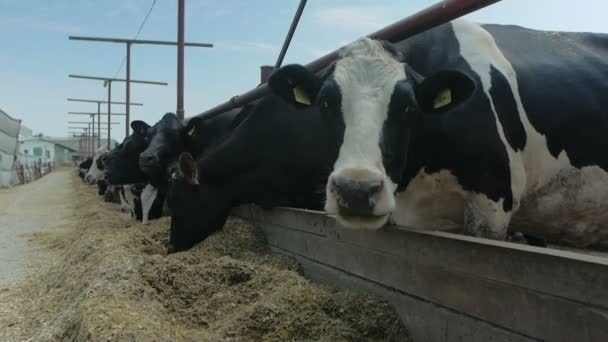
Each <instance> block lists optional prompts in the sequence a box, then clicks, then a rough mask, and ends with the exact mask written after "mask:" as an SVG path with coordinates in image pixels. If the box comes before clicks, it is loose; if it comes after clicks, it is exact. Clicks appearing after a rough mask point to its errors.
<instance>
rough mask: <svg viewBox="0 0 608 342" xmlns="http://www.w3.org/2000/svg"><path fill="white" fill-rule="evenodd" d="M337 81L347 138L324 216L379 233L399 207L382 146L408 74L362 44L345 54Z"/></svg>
mask: <svg viewBox="0 0 608 342" xmlns="http://www.w3.org/2000/svg"><path fill="white" fill-rule="evenodd" d="M333 76H334V79H335V81H336V83H337V84H338V86H339V89H340V94H341V100H342V101H341V112H342V116H343V121H344V137H343V143H342V146H341V147H340V151H339V155H338V158H337V160H336V162H335V164H334V168H333V172H332V173H331V175H330V177H329V179H328V183H327V187H326V199H327V200H326V204H325V210H326V211H327V212H329V213H331V214H337V215H338V216H337V217H338V220H339V221H340V222H341V223H342V224H343V225H345V226H347V227H353V228H368V229H377V228H380V227H381V226H382V225H384V224H385V223H386V221H387V219H388V216H389V214H390V213H391V211H392V210H393V209H394V207H395V196H394V191H395V190H396V185H395V183H396V180H391V179H390V178H389V177H388V176H387V173H386V171H385V168H384V165H383V161H382V151H381V149H380V146H379V144H380V139H381V137H382V129H383V124H384V122H385V120H386V119H387V117H388V108H389V103H390V100H391V95H392V93H393V90H394V88H395V84H396V83H397V82H398V81H400V80H404V79H405V78H406V74H405V68H404V65H403V64H402V63H400V62H399V61H398V60H396V59H395V57H394V56H393V55H391V53H390V52H388V51H386V50H385V49H384V48H383V46H382V45H381V44H380V43H379V42H377V41H373V40H371V39H369V38H361V39H359V40H357V41H355V42H354V43H352V44H350V45H348V46H346V47H345V48H343V49H342V51H341V52H340V59H339V60H338V61H337V62H336V64H335V70H334V75H333Z"/></svg>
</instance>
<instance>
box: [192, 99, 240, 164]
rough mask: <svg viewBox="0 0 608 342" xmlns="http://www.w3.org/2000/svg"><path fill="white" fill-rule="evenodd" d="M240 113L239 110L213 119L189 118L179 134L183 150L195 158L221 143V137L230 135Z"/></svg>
mask: <svg viewBox="0 0 608 342" xmlns="http://www.w3.org/2000/svg"><path fill="white" fill-rule="evenodd" d="M240 111H241V110H240V108H239V109H233V110H230V111H227V112H224V113H222V114H220V115H216V116H214V117H201V116H194V117H192V118H190V119H189V120H188V121H187V122H186V123H185V125H184V127H183V128H182V132H181V137H182V140H183V142H184V150H185V151H188V152H190V153H191V154H192V155H193V156H194V157H195V158H197V157H198V156H199V155H200V154H201V153H203V152H204V151H207V150H208V149H209V147H210V146H212V145H213V144H215V143H217V142H219V141H221V138H222V137H224V136H226V135H227V134H230V132H231V131H232V129H233V127H234V125H235V124H236V121H235V118H236V117H237V115H238V114H239V113H240Z"/></svg>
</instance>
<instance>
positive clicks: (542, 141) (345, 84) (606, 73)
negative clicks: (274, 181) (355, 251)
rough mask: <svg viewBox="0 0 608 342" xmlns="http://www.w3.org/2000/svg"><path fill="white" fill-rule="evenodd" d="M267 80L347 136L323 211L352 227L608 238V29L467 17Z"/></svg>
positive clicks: (583, 240)
mask: <svg viewBox="0 0 608 342" xmlns="http://www.w3.org/2000/svg"><path fill="white" fill-rule="evenodd" d="M269 86H270V88H271V89H272V91H273V92H274V93H276V94H277V95H279V96H281V97H282V98H283V99H285V100H286V101H289V102H290V103H292V104H294V105H295V108H302V107H303V108H306V107H309V106H311V105H312V106H319V107H320V108H321V111H322V112H323V113H324V117H325V118H326V120H325V121H324V122H325V123H324V125H327V126H328V127H332V130H333V131H334V132H335V134H337V135H339V137H340V138H339V139H340V152H339V156H338V158H337V159H336V162H335V163H334V165H333V170H332V172H331V175H330V176H329V177H328V179H327V180H326V186H325V194H326V203H325V210H326V211H327V212H328V213H330V214H335V215H336V216H337V219H338V221H339V222H340V223H341V224H342V225H344V226H345V227H352V228H359V229H378V228H380V227H382V226H384V225H385V224H386V223H387V222H389V223H394V224H398V225H403V226H410V227H414V228H420V229H454V228H456V229H462V231H463V232H464V233H465V234H468V235H473V236H477V237H484V238H489V239H497V240H503V239H505V237H506V235H507V231H508V228H509V226H511V228H512V229H519V230H520V231H522V232H525V233H530V234H533V235H538V236H541V237H544V238H547V239H549V241H556V242H561V243H568V244H574V245H577V246H591V245H604V246H606V245H607V243H608V191H607V190H608V153H606V151H607V150H608V135H607V134H606V132H608V96H606V94H608V35H606V34H598V33H575V32H548V31H537V30H532V29H527V28H523V27H519V26H512V25H495V24H478V23H473V22H469V21H466V20H455V21H452V22H449V23H446V24H443V25H441V26H438V27H435V28H433V29H430V30H428V31H426V32H423V33H421V34H419V35H417V36H414V37H412V38H408V39H405V40H402V41H399V42H397V43H394V44H390V43H388V42H384V41H378V40H372V39H369V38H361V39H358V40H356V41H355V42H353V43H351V44H349V45H347V46H345V47H343V48H342V49H341V50H340V52H339V57H338V59H337V60H336V61H335V63H334V64H333V65H332V66H331V72H328V73H327V74H326V75H325V77H320V76H318V75H315V74H313V73H311V72H309V71H308V70H307V69H306V68H304V67H303V66H301V65H297V64H292V65H286V66H284V67H282V68H281V69H279V70H277V71H276V72H275V73H274V74H273V75H272V76H271V78H270V79H269Z"/></svg>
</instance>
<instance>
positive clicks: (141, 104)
mask: <svg viewBox="0 0 608 342" xmlns="http://www.w3.org/2000/svg"><path fill="white" fill-rule="evenodd" d="M68 101H73V102H93V103H97V102H99V103H108V101H101V100H83V99H72V98H68ZM112 104H120V105H124V104H127V103H126V102H120V101H114V102H112ZM130 105H131V106H143V105H144V104H143V103H135V102H131V104H130Z"/></svg>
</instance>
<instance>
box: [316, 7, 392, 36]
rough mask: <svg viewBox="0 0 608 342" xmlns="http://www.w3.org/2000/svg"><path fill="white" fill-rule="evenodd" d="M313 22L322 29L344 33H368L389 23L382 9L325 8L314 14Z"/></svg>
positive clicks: (385, 12) (386, 12)
mask: <svg viewBox="0 0 608 342" xmlns="http://www.w3.org/2000/svg"><path fill="white" fill-rule="evenodd" d="M313 17H314V20H315V21H316V23H317V24H319V25H321V26H322V27H323V28H330V29H336V30H341V31H346V32H359V31H364V32H369V31H373V30H377V29H380V28H382V27H384V26H386V25H387V24H389V23H390V19H389V15H388V10H387V9H386V8H384V7H378V6H374V7H325V8H319V9H317V10H316V11H315V12H314V15H313Z"/></svg>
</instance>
